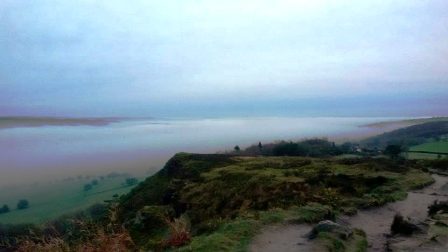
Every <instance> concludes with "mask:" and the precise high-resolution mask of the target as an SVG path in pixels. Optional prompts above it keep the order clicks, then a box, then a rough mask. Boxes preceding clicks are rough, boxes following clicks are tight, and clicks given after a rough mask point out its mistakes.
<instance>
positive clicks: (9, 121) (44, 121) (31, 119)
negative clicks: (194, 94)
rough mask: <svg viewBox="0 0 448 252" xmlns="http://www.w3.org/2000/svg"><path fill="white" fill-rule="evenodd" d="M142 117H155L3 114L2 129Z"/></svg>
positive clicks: (111, 121) (95, 122) (106, 123)
mask: <svg viewBox="0 0 448 252" xmlns="http://www.w3.org/2000/svg"><path fill="white" fill-rule="evenodd" d="M142 119H146V120H150V119H153V118H150V117H147V118H131V117H50V116H43V117H37V116H3V117H0V129H7V128H19V127H43V126H82V125H84V126H104V125H108V124H111V123H117V122H121V121H126V120H142Z"/></svg>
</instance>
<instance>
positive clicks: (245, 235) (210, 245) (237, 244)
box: [174, 218, 262, 252]
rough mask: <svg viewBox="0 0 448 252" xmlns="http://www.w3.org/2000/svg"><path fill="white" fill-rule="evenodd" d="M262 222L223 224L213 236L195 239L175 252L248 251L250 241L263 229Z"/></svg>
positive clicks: (238, 221) (201, 236)
mask: <svg viewBox="0 0 448 252" xmlns="http://www.w3.org/2000/svg"><path fill="white" fill-rule="evenodd" d="M261 226H262V224H261V222H260V221H257V220H251V219H243V218H237V219H235V220H232V221H229V222H227V223H224V224H222V225H221V226H220V227H219V228H218V229H217V230H216V231H215V232H213V233H212V234H206V235H200V236H196V237H193V239H192V241H191V243H190V244H189V245H187V246H184V247H181V248H179V249H175V250H174V251H195V252H196V251H197V252H202V251H203V252H209V251H223V252H225V251H229V252H233V251H246V248H247V246H248V245H249V242H250V240H251V239H252V237H253V236H255V234H256V233H257V232H258V230H259V229H260V228H261Z"/></svg>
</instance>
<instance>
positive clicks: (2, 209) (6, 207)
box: [0, 204, 9, 214]
mask: <svg viewBox="0 0 448 252" xmlns="http://www.w3.org/2000/svg"><path fill="white" fill-rule="evenodd" d="M7 212H9V206H8V205H6V204H5V205H3V207H2V208H0V214H2V213H7Z"/></svg>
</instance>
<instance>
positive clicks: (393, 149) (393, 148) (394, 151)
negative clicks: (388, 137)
mask: <svg viewBox="0 0 448 252" xmlns="http://www.w3.org/2000/svg"><path fill="white" fill-rule="evenodd" d="M402 151H403V148H402V146H401V145H397V144H389V145H388V146H387V147H386V149H384V154H386V155H388V156H389V157H391V158H397V157H398V156H399V155H400V153H401V152H402Z"/></svg>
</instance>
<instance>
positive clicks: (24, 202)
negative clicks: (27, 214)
mask: <svg viewBox="0 0 448 252" xmlns="http://www.w3.org/2000/svg"><path fill="white" fill-rule="evenodd" d="M28 207H29V202H28V200H26V199H21V200H19V202H18V203H17V209H19V210H21V209H26V208H28Z"/></svg>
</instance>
